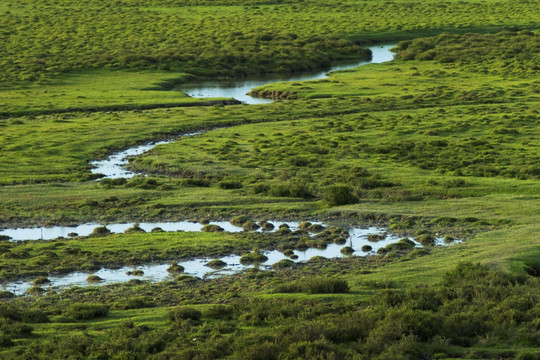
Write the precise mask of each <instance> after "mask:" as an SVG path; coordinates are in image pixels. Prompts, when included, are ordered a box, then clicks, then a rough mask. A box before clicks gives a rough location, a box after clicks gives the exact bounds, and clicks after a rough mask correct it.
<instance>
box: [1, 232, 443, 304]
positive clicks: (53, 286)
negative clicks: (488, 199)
mask: <svg viewBox="0 0 540 360" xmlns="http://www.w3.org/2000/svg"><path fill="white" fill-rule="evenodd" d="M282 223H286V224H288V225H289V226H290V228H291V230H292V231H294V230H296V229H298V225H299V222H273V224H274V225H275V226H276V229H277V228H278V226H279V224H282ZM313 223H319V224H320V222H313ZM212 224H216V225H219V226H221V227H223V228H224V229H225V230H226V231H233V232H234V231H242V229H241V228H240V227H237V226H234V225H232V224H230V223H229V222H212ZM131 226H132V224H114V225H108V226H107V227H108V228H109V229H111V230H116V231H118V232H121V231H124V230H125V229H127V228H129V227H131ZM140 226H141V227H142V228H143V229H145V230H148V231H150V230H151V229H152V228H154V227H161V228H162V229H163V230H165V231H177V230H184V231H200V228H201V227H202V226H203V225H201V224H199V223H193V222H175V223H141V225H140ZM184 226H185V227H184ZM94 227H95V225H93V224H85V225H81V226H80V227H77V228H78V229H79V230H80V229H83V228H84V229H87V230H90V231H91V230H92V229H93V228H94ZM70 230H72V228H70ZM64 231H67V230H64ZM348 231H349V238H348V240H347V241H346V243H345V244H342V245H340V244H335V243H331V244H328V245H327V247H326V248H325V249H317V248H309V249H306V250H294V254H295V255H297V256H298V258H297V259H294V260H293V259H290V258H289V257H287V256H285V255H283V253H281V252H280V251H277V250H272V251H266V252H264V254H265V255H266V256H267V257H268V260H267V261H265V262H263V263H261V264H258V265H243V264H241V263H240V256H239V255H234V254H231V255H227V256H223V257H220V258H219V259H220V260H221V261H223V262H225V263H226V264H227V265H226V266H225V267H223V268H222V269H219V270H216V269H212V268H210V267H208V266H206V264H207V263H208V262H209V261H210V260H213V258H207V257H201V258H195V259H191V260H181V259H178V264H180V265H182V266H183V267H184V269H185V270H184V272H183V273H180V274H187V275H193V276H196V277H199V278H208V277H217V276H224V275H230V274H234V273H237V272H241V271H245V270H246V269H249V268H252V267H254V266H258V267H259V268H261V269H266V270H270V269H272V265H273V264H275V263H277V262H279V261H281V260H283V259H290V260H292V261H294V262H306V261H308V260H309V259H311V258H312V257H314V256H322V257H326V258H340V257H344V256H366V255H373V254H376V253H377V250H378V249H379V248H382V247H385V246H387V245H389V244H392V243H396V242H397V241H398V240H399V239H401V238H402V237H401V236H396V235H391V234H386V237H385V238H384V239H383V240H381V241H377V242H371V241H369V240H368V234H383V233H385V231H386V229H384V228H377V227H368V228H354V227H353V228H349V229H348ZM311 235H314V234H311ZM364 245H369V246H371V247H372V250H371V251H369V252H365V251H362V246H364ZM436 245H444V242H443V239H442V238H439V239H437V240H436ZM345 246H350V247H352V248H353V249H354V253H353V254H352V255H343V254H342V253H341V249H343V247H345ZM416 246H417V247H420V245H419V244H416ZM169 266H170V263H169V262H168V263H165V264H163V263H161V264H146V265H140V266H124V267H122V268H119V269H101V270H98V271H95V272H92V273H85V272H73V273H70V274H67V275H50V276H48V279H49V280H50V281H51V283H50V284H48V285H41V287H42V288H43V289H45V290H60V289H65V288H68V287H72V286H100V285H106V284H112V283H121V282H126V281H129V280H131V279H140V280H146V281H151V282H159V281H164V280H174V278H175V277H176V276H178V275H179V274H170V273H169V272H167V268H168V267H169ZM134 270H142V271H143V273H144V274H143V275H141V276H134V275H128V272H133V271H134ZM90 275H96V276H99V277H100V278H102V279H103V281H102V282H100V283H97V284H94V283H89V282H87V280H86V279H87V277H88V276H90ZM31 287H32V283H31V281H16V282H11V283H5V284H2V285H0V289H2V290H8V291H11V292H13V293H15V294H16V295H23V294H24V293H25V292H26V291H27V290H28V289H29V288H31Z"/></svg>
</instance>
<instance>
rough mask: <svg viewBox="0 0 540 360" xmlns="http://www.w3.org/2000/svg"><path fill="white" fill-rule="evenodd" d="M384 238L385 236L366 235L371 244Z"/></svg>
mask: <svg viewBox="0 0 540 360" xmlns="http://www.w3.org/2000/svg"><path fill="white" fill-rule="evenodd" d="M385 238H386V234H368V236H367V239H368V241H371V242H377V241H381V240H384V239H385Z"/></svg>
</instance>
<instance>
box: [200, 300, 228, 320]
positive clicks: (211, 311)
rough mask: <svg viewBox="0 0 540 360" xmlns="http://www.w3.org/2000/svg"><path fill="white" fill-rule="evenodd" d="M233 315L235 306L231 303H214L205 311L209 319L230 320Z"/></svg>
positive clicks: (205, 315)
mask: <svg viewBox="0 0 540 360" xmlns="http://www.w3.org/2000/svg"><path fill="white" fill-rule="evenodd" d="M232 315H233V307H232V306H230V305H221V304H218V305H212V306H210V307H209V308H208V309H206V310H205V311H204V317H207V318H209V319H221V320H230V319H231V318H232Z"/></svg>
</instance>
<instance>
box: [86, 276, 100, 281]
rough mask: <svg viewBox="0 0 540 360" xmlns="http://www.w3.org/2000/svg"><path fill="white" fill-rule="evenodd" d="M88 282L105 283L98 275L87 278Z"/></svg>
mask: <svg viewBox="0 0 540 360" xmlns="http://www.w3.org/2000/svg"><path fill="white" fill-rule="evenodd" d="M86 281H87V282H89V283H100V282H103V279H102V278H100V277H99V276H97V275H90V276H88V277H87V278H86Z"/></svg>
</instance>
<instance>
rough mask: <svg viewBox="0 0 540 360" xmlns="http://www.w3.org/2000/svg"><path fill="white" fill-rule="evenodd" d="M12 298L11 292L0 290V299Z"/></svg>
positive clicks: (13, 295)
mask: <svg viewBox="0 0 540 360" xmlns="http://www.w3.org/2000/svg"><path fill="white" fill-rule="evenodd" d="M13 297H15V294H14V293H12V292H11V291H7V290H0V299H11V298H13Z"/></svg>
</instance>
